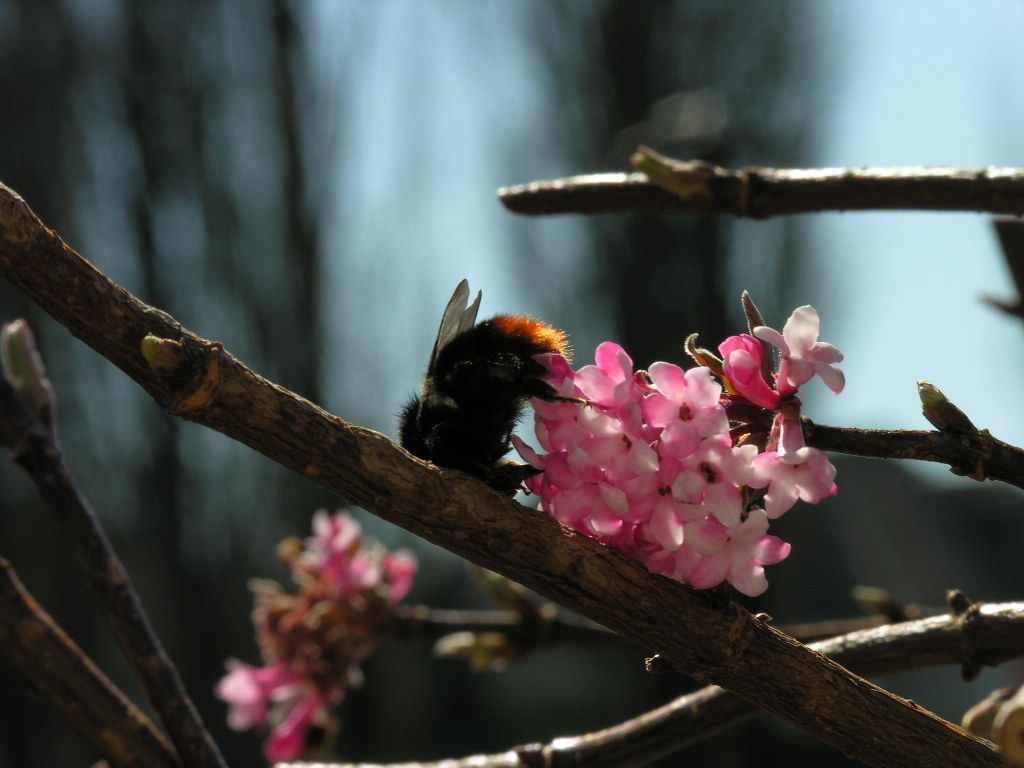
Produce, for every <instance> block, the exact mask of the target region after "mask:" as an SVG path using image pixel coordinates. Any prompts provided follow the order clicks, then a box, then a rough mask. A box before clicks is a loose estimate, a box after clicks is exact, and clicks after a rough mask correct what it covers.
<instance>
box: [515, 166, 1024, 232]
mask: <svg viewBox="0 0 1024 768" xmlns="http://www.w3.org/2000/svg"><path fill="white" fill-rule="evenodd" d="M684 165H685V164H684ZM701 167H703V166H701ZM710 167H711V168H712V169H713V172H712V173H711V174H710V175H709V177H708V178H707V180H706V181H705V182H703V185H704V189H705V190H706V193H701V194H690V195H688V196H686V197H683V196H680V195H678V194H675V193H673V192H670V191H668V190H666V189H665V188H663V187H662V186H660V185H658V184H656V183H654V182H652V181H651V179H650V178H649V177H648V176H647V175H645V174H643V173H602V174H589V175H584V176H571V177H569V178H564V179H554V180H551V181H535V182H531V183H529V184H518V185H516V186H512V187H502V188H501V189H499V190H498V197H499V199H500V200H501V202H502V204H503V205H504V206H505V207H506V208H508V209H509V210H510V211H512V212H514V213H524V214H529V215H542V214H552V213H611V212H622V211H659V212H662V213H682V214H694V213H726V214H732V215H734V216H743V217H749V218H753V219H767V218H770V217H772V216H785V215H789V214H794V213H817V212H819V211H863V210H922V211H987V212H989V213H1004V214H1014V215H1018V216H1019V215H1021V214H1024V168H984V169H980V170H966V169H961V168H925V167H908V168H819V169H799V170H793V169H788V170H777V169H772V168H745V169H743V170H740V171H729V170H725V169H723V168H717V167H714V166H710Z"/></svg>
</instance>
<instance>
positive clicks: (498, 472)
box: [484, 461, 541, 496]
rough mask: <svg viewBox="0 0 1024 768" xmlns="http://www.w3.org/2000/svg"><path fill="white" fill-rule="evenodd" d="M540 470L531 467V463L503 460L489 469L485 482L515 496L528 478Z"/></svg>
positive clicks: (495, 488) (497, 489)
mask: <svg viewBox="0 0 1024 768" xmlns="http://www.w3.org/2000/svg"><path fill="white" fill-rule="evenodd" d="M540 472H541V470H539V469H537V468H536V467H531V466H530V465H529V464H519V463H518V462H515V461H502V462H501V463H499V464H496V465H495V466H493V467H491V468H490V469H488V470H487V474H486V476H485V477H484V482H485V483H487V484H488V485H489V486H491V488H493V489H494V490H496V491H501V492H502V493H507V494H508V495H509V496H515V495H516V494H517V493H519V490H520V488H521V487H522V485H523V483H524V482H525V481H526V480H527V479H529V478H531V477H533V476H534V475H536V474H539V473H540Z"/></svg>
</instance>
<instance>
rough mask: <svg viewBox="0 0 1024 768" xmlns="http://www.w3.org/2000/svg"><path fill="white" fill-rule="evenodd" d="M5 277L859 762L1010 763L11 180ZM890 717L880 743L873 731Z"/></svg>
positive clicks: (96, 335) (394, 503)
mask: <svg viewBox="0 0 1024 768" xmlns="http://www.w3.org/2000/svg"><path fill="white" fill-rule="evenodd" d="M0 272H2V273H3V274H4V275H5V276H6V277H7V278H8V279H9V280H10V281H11V282H12V283H14V284H15V285H16V286H17V287H19V288H20V289H21V290H22V291H24V292H25V293H26V294H27V295H28V296H29V297H30V298H32V299H33V300H34V301H35V302H36V303H37V304H38V305H39V306H40V307H42V308H43V309H44V310H46V311H47V312H49V313H50V314H51V315H52V316H53V317H54V318H56V319H57V320H58V321H59V322H61V323H62V324H63V325H65V327H67V328H69V329H70V330H71V331H72V333H74V334H75V335H77V336H78V337H79V338H81V339H82V340H83V341H85V342H86V343H87V344H89V345H90V346H92V347H93V348H94V349H96V350H97V351H98V352H100V353H101V354H103V355H104V356H105V357H107V359H109V360H110V361H111V362H113V363H114V364H115V365H118V366H119V367H121V369H122V370H124V371H125V372H126V373H127V374H128V375H129V376H131V377H132V378H133V379H135V380H136V381H137V382H138V383H139V384H140V386H142V387H143V388H144V389H145V390H146V391H147V392H149V393H150V394H151V395H152V396H153V397H154V398H155V399H156V401H157V402H158V403H159V404H161V405H162V406H163V407H164V408H166V409H167V410H168V411H169V412H170V413H172V414H174V415H177V416H180V417H182V418H186V419H190V420H192V421H195V422H198V423H201V424H204V425H206V426H208V427H211V428H213V429H217V430H218V431H221V432H223V433H224V434H227V435H228V436H230V437H233V438H234V439H236V440H239V441H240V442H243V443H245V444H247V445H249V446H251V447H252V448H254V449H255V450H257V451H260V452H261V453H263V454H264V455H266V456H269V457H270V458H272V459H274V460H275V461H278V462H280V463H281V464H282V465H284V466H286V467H289V468H291V469H294V470H295V471H297V472H300V473H302V474H304V475H305V476H307V477H309V478H311V479H313V480H315V481H316V482H317V483H319V484H320V485H322V486H323V487H325V488H327V489H328V490H331V491H334V492H336V493H339V494H341V495H342V496H344V497H345V498H347V499H348V500H349V501H351V502H352V503H355V504H358V505H360V506H362V507H364V508H366V509H368V510H369V511H371V512H373V513H375V514H377V515H379V516H381V517H382V518H384V519H386V520H388V521H390V522H392V523H395V524H397V525H400V526H402V527H403V528H405V529H406V530H408V531H411V532H412V533H415V534H417V535H419V536H422V537H423V538H425V539H427V540H428V541H431V542H433V543H435V544H438V545H440V546H442V547H444V548H446V549H448V550H450V551H451V552H454V553H455V554H457V555H459V556H460V557H463V558H466V559H467V560H470V561H472V562H474V563H477V564H478V565H481V566H483V567H485V568H490V569H491V570H494V571H496V572H498V573H500V574H502V575H504V576H507V577H509V578H511V579H512V580H514V581H517V582H519V583H521V584H523V585H524V586H526V587H528V588H530V589H533V590H534V591H535V592H537V593H538V594H541V595H543V596H544V597H546V598H548V599H550V600H554V601H555V602H558V603H560V604H561V605H564V606H566V607H567V608H569V609H571V610H573V611H576V612H577V613H580V614H582V615H584V616H587V617H588V618H591V619H593V620H595V621H597V622H599V623H601V624H603V625H605V626H607V627H608V628H609V629H612V630H613V631H615V632H617V633H619V634H621V635H622V636H624V637H626V638H628V639H630V640H631V641H633V642H634V643H637V644H638V645H641V646H642V647H644V648H649V649H651V650H652V651H657V652H658V653H660V654H661V655H662V656H663V657H664V658H665V660H666V661H667V662H668V663H669V664H671V665H672V666H673V667H674V668H676V669H678V670H679V671H682V672H685V673H687V674H690V675H692V676H694V677H696V678H698V679H701V680H708V681H712V682H715V683H717V684H719V685H721V686H723V687H725V688H727V689H729V690H732V691H734V692H735V693H737V694H739V695H740V696H742V697H744V698H745V699H747V700H748V701H750V702H751V703H753V704H755V705H757V706H760V707H762V708H764V709H767V710H769V711H771V712H774V713H775V714H778V715H779V716H780V717H783V718H785V719H787V720H789V721H790V722H792V723H794V724H796V725H798V726H800V727H802V728H805V729H806V730H808V731H810V732H811V733H813V734H815V735H817V736H818V737H819V738H821V739H823V740H825V741H827V742H828V743H831V744H832V745H834V746H836V747H837V748H839V749H841V750H843V751H844V752H846V753H847V754H848V755H850V756H853V757H855V758H857V759H859V760H861V761H863V762H867V763H870V764H875V765H885V766H890V767H891V768H900V767H902V766H906V767H907V768H910V767H911V766H913V768H920V766H922V765H928V764H932V765H942V766H959V765H962V766H986V765H991V766H1000V765H1001V763H1002V761H1001V758H1000V757H999V755H998V754H997V753H996V752H995V751H994V750H993V747H992V745H991V744H990V743H989V742H987V741H984V740H983V739H978V738H976V737H974V736H972V735H970V734H968V733H966V732H965V731H963V730H962V729H960V728H958V727H957V726H954V725H952V724H950V723H948V722H946V721H944V720H942V719H941V718H938V717H937V716H935V715H934V714H932V713H930V712H927V711H925V710H923V709H921V708H920V707H918V706H917V705H915V704H913V703H912V702H908V701H906V700H904V699H901V698H899V697H896V696H893V695H892V694H890V693H889V692H887V691H885V690H883V689H881V688H879V687H877V686H875V685H872V684H871V683H869V682H867V681H866V680H863V679H861V678H859V677H857V676H856V675H853V674H851V673H850V672H848V671H847V670H845V669H844V668H842V667H841V666H839V665H838V664H835V663H834V662H832V661H829V660H828V659H826V658H825V657H823V656H821V655H819V654H817V653H814V652H813V651H810V650H808V649H807V648H806V647H805V646H804V645H802V644H801V643H799V642H798V641H796V640H793V639H792V638H790V637H788V636H787V635H784V634H782V633H780V632H778V631H777V630H775V629H774V628H772V627H771V626H770V624H769V623H768V622H767V621H765V620H764V619H763V618H760V617H754V616H751V615H750V614H749V613H748V612H747V611H746V610H744V609H743V608H742V607H741V606H738V605H732V606H729V607H728V608H726V609H723V608H722V607H721V606H720V605H716V604H715V603H714V601H712V600H711V599H710V598H709V597H708V596H707V595H706V594H704V593H700V592H698V591H696V590H693V589H689V588H686V587H684V586H682V585H680V584H678V583H677V582H674V581H671V580H669V579H667V578H664V577H660V576H655V575H652V574H651V573H649V572H648V571H647V569H646V568H645V567H644V566H643V565H642V564H641V563H639V562H637V561H635V560H631V559H629V558H626V557H625V556H623V555H621V554H619V553H617V552H614V551H612V550H610V549H608V548H606V547H604V546H602V545H601V544H599V543H598V542H596V541H593V540H591V539H588V538H586V537H583V536H581V535H579V534H576V533H574V532H572V531H569V530H567V529H566V528H564V527H563V526H561V525H559V524H558V523H557V522H556V521H555V520H554V519H552V518H551V517H549V516H548V515H545V514H543V513H540V512H535V511H533V510H530V509H527V508H525V507H522V506H521V505H519V504H516V503H515V502H514V501H513V500H511V499H508V498H507V497H504V496H502V495H501V494H499V493H497V492H496V491H494V490H492V489H491V488H488V487H487V486H486V485H484V484H483V483H481V482H479V481H478V480H476V479H474V478H472V477H469V476H467V475H465V474H463V473H461V472H457V471H451V470H442V469H439V468H437V467H435V466H433V465H431V464H428V463H427V462H424V461H420V460H417V459H415V458H413V457H412V456H411V455H409V454H408V453H407V452H405V451H403V450H402V449H401V448H399V447H398V446H397V445H395V444H394V443H393V442H392V441H391V440H389V439H388V438H386V437H384V436H383V435H381V434H379V433H376V432H372V431H370V430H367V429H363V428H361V427H357V426H355V425H352V424H348V423H346V422H344V421H342V420H341V419H339V418H337V417H336V416H332V415H330V414H328V413H326V412H324V411H323V410H321V409H320V408H318V407H316V406H315V405H313V404H312V403H310V402H308V401H306V400H304V399H302V398H300V397H298V396H297V395H295V394H293V393H291V392H288V391H287V390H285V389H283V388H282V387H279V386H277V385H274V384H271V383H270V382H268V381H266V380H265V379H263V378H261V377H259V376H257V375H256V374H255V373H253V372H252V371H250V370H249V369H248V368H246V367H245V366H244V365H242V364H241V363H240V362H239V361H238V360H236V359H235V358H234V357H232V356H231V355H230V354H228V353H227V352H225V351H224V349H223V347H222V345H220V344H218V343H215V342H210V341H206V340H204V339H201V338H198V337H197V336H195V335H194V334H192V333H190V332H188V331H187V330H186V329H184V328H183V327H182V326H180V325H179V324H178V323H176V322H175V321H174V320H173V319H172V318H170V317H168V316H167V315H166V314H165V313H163V312H160V311H159V310H156V309H154V308H152V307H148V306H146V305H145V304H143V303H141V302H140V301H138V299H136V298H134V297H133V296H131V295H130V294H128V293H127V291H125V290H124V289H123V288H121V287H119V286H117V285H115V284H114V283H112V282H111V281H110V280H109V278H107V277H106V276H105V275H103V274H102V273H100V272H99V271H98V270H96V269H95V268H94V267H93V266H92V265H91V264H89V263H88V262H86V261H85V260H84V259H82V258H81V257H80V256H78V254H76V253H75V252H74V251H73V250H71V249H70V248H68V247H67V246H66V245H65V244H64V243H63V242H62V241H61V240H60V238H59V237H58V236H57V235H56V233H54V232H51V231H49V230H47V229H46V228H45V227H44V226H43V225H42V223H41V222H40V221H39V220H38V218H37V217H36V216H35V214H33V213H32V212H31V210H30V209H29V208H28V206H27V205H26V204H25V203H24V201H23V200H21V199H20V198H19V197H18V196H17V195H15V194H13V193H11V192H10V191H9V190H7V189H6V188H2V189H0ZM69 296H70V297H72V300H69ZM147 334H149V335H151V338H150V339H149V341H147V342H146V344H147V349H148V351H147V354H146V356H143V354H142V353H141V352H140V349H141V347H142V345H143V341H144V339H145V338H146V336H147ZM150 360H154V361H155V360H159V361H160V362H159V365H153V366H151V365H150V362H149V361H150ZM880 722H884V723H885V727H886V738H885V739H884V741H882V740H879V739H878V738H877V730H876V729H877V725H878V723H880Z"/></svg>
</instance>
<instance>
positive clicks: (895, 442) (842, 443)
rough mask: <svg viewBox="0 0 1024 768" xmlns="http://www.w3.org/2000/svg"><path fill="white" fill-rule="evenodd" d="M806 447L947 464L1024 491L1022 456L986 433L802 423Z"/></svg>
mask: <svg viewBox="0 0 1024 768" xmlns="http://www.w3.org/2000/svg"><path fill="white" fill-rule="evenodd" d="M803 424H804V434H805V436H806V439H807V444H808V445H810V446H813V447H815V448H820V449H821V450H823V451H832V452H834V453H847V454H851V455H853V456H871V457H874V458H879V459H916V460H918V461H934V462H937V463H939V464H948V465H949V466H950V471H952V472H953V473H954V474H957V475H965V476H967V477H971V478H973V479H975V480H985V479H989V480H1001V481H1002V482H1004V483H1008V484H1010V485H1015V486H1017V487H1018V488H1024V450H1021V449H1020V448H1017V447H1016V446H1013V445H1010V444H1009V443H1004V442H1003V441H1002V440H997V439H996V438H994V437H992V435H990V434H988V432H987V431H986V430H980V431H978V432H976V433H973V434H965V433H953V432H929V431H917V430H903V429H853V428H850V427H831V426H828V425H826V424H815V423H814V422H812V421H811V420H810V419H806V418H805V419H803Z"/></svg>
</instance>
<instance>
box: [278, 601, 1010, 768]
mask: <svg viewBox="0 0 1024 768" xmlns="http://www.w3.org/2000/svg"><path fill="white" fill-rule="evenodd" d="M810 648H812V649H813V650H815V651H817V652H819V653H823V654H825V655H826V656H828V657H829V658H831V659H833V660H834V661H837V662H839V663H841V664H843V665H844V666H846V667H848V668H850V669H852V670H854V671H856V672H857V673H858V674H862V675H866V676H875V675H889V674H892V673H894V672H907V671H910V670H912V669H924V668H927V667H933V666H938V665H942V664H960V665H961V666H963V667H964V668H966V669H973V668H974V667H976V666H977V665H979V664H985V665H995V664H998V663H1001V662H1003V661H1008V660H1010V659H1015V658H1020V656H1021V655H1022V653H1024V604H1022V603H1005V604H999V605H978V604H975V605H972V606H971V607H970V608H969V609H968V610H967V611H965V612H963V613H961V614H959V615H952V616H951V615H946V616H933V617H929V618H927V619H919V620H917V621H909V622H903V623H900V624H888V625H885V626H881V627H877V628H872V629H866V630H860V631H857V632H850V633H847V634H845V635H841V636H839V637H834V638H830V639H829V640H825V641H822V642H818V643H814V644H813V645H811V646H810ZM965 654H967V655H965ZM757 713H758V709H757V708H756V707H753V706H751V705H750V704H749V703H747V702H746V701H744V700H743V699H741V698H739V697H737V696H735V695H733V694H731V693H728V692H727V691H724V690H722V689H721V688H719V687H717V686H708V687H707V688H703V689H701V690H699V691H695V692H694V693H691V694H687V695H685V696H680V697H679V698H677V699H675V700H674V701H671V702H669V703H668V704H666V705H665V706H663V707H659V708H657V709H654V710H651V711H650V712H646V713H644V714H643V715H641V716H640V717H637V718H633V719H631V720H628V721H626V722H624V723H620V724H618V725H615V726H612V727H611V728H606V729H603V730H600V731H596V732H594V733H588V734H585V735H583V736H576V737H570V738H559V739H555V740H554V741H553V742H551V743H550V744H546V745H534V746H532V747H529V748H527V747H521V748H518V749H513V750H509V751H508V752H504V753H501V754H496V755H486V756H481V755H474V756H470V757H466V758H463V759H460V760H446V761H444V762H443V763H440V764H439V763H417V764H416V765H417V766H419V768H480V766H493V767H494V768H497V767H498V766H501V767H502V768H533V767H534V766H536V765H543V766H545V768H581V767H582V766H586V768H630V767H634V768H635V767H637V766H641V765H645V764H646V763H649V762H650V761H652V760H656V759H657V758H659V757H663V756H665V755H668V754H672V753H673V752H677V751H679V750H680V749H684V748H686V747H688V746H690V745H692V744H695V743H697V742H699V741H702V740H704V739H706V738H709V737H710V736H712V735H714V734H715V733H718V732H720V731H721V730H723V729H725V728H728V727H730V726H733V725H735V724H737V723H739V722H741V721H742V720H745V719H747V718H748V717H751V716H752V715H755V714H757ZM538 758H539V759H538ZM403 765H405V766H408V765H411V764H403ZM403 765H395V764H392V765H387V766H384V765H381V766H369V765H365V764H364V765H362V766H360V768H403ZM278 768H312V766H311V764H308V763H290V764H283V765H279V766H278ZM322 768H354V766H352V765H350V764H343V763H339V764H328V765H323V766H322Z"/></svg>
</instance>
